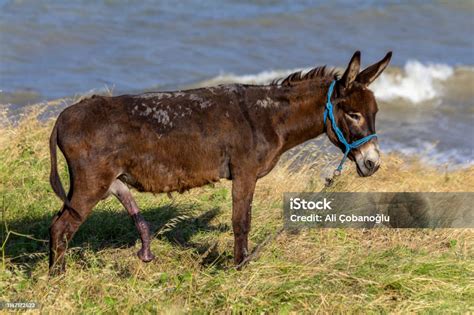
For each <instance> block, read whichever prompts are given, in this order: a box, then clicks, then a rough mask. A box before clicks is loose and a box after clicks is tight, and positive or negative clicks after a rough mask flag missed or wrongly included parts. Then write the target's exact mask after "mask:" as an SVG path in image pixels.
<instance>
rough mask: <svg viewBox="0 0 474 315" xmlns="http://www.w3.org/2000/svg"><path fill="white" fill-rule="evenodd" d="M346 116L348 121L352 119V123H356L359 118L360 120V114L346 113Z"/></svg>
mask: <svg viewBox="0 0 474 315" xmlns="http://www.w3.org/2000/svg"><path fill="white" fill-rule="evenodd" d="M346 115H347V116H348V117H349V118H350V119H352V120H354V121H356V122H358V121H359V120H360V118H361V114H359V113H346Z"/></svg>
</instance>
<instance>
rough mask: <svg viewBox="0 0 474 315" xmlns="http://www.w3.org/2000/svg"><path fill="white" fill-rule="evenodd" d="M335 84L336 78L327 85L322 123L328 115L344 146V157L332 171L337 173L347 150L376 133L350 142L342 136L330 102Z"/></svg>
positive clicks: (362, 142) (357, 145)
mask: <svg viewBox="0 0 474 315" xmlns="http://www.w3.org/2000/svg"><path fill="white" fill-rule="evenodd" d="M335 85H336V80H334V81H332V83H331V85H330V86H329V90H328V101H327V102H326V109H325V110H324V125H326V119H327V117H328V116H329V119H330V120H331V126H332V129H333V130H334V133H335V134H336V136H337V139H338V140H339V142H341V143H342V144H343V145H344V146H345V148H346V149H345V152H344V157H343V158H342V160H341V163H339V166H338V167H337V168H336V170H335V171H334V174H336V175H338V174H340V173H341V171H342V166H343V165H344V162H345V161H346V159H347V155H348V154H349V152H351V150H352V149H355V148H357V147H360V146H361V145H363V144H364V143H366V142H367V141H369V140H370V139H372V138H375V137H377V135H376V134H375V133H374V134H371V135H368V136H367V137H364V138H361V139H359V140H356V141H354V142H352V143H349V142H347V141H346V138H344V135H343V133H342V131H341V129H339V127H338V126H337V124H336V119H335V118H334V107H333V105H332V103H331V95H332V92H333V90H334V86H335Z"/></svg>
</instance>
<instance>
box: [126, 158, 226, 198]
mask: <svg viewBox="0 0 474 315" xmlns="http://www.w3.org/2000/svg"><path fill="white" fill-rule="evenodd" d="M209 162H210V161H209V160H208V161H206V163H196V164H194V165H192V166H187V165H182V164H180V163H179V161H175V162H174V163H172V162H170V163H162V162H158V163H153V164H150V163H141V164H136V166H135V167H131V168H129V169H127V170H125V172H124V173H123V175H122V176H121V177H120V179H121V180H122V181H124V182H126V183H127V184H129V185H131V186H133V187H135V188H136V189H138V190H139V191H145V192H153V193H162V192H172V191H178V192H184V191H186V190H189V189H191V188H194V187H200V186H204V185H207V184H209V183H213V182H217V181H219V180H220V179H221V178H229V179H230V170H229V164H228V159H224V160H223V161H215V162H214V163H209Z"/></svg>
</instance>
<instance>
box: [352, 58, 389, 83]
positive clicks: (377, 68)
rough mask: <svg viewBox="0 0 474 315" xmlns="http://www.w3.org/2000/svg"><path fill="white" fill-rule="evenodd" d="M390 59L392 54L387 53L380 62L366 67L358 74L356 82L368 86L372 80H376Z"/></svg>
mask: <svg viewBox="0 0 474 315" xmlns="http://www.w3.org/2000/svg"><path fill="white" fill-rule="evenodd" d="M391 58H392V52H391V51H389V52H388V53H387V54H386V55H385V57H384V58H383V59H382V60H380V61H379V62H377V63H375V64H373V65H371V66H370V67H367V68H366V69H364V71H362V72H361V73H359V75H358V76H357V78H356V81H357V82H359V83H361V84H363V85H365V86H368V85H369V84H370V83H372V82H374V80H375V79H377V77H378V76H379V75H380V74H381V73H382V72H383V71H384V70H385V68H386V67H387V66H388V63H389V62H390V59H391Z"/></svg>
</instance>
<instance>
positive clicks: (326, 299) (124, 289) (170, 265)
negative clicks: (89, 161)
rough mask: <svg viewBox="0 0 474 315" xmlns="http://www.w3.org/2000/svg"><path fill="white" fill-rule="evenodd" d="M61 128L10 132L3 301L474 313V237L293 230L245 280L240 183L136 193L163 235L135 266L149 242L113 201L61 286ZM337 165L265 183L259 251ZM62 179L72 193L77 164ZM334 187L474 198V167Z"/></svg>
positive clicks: (391, 167) (346, 180) (81, 243)
mask: <svg viewBox="0 0 474 315" xmlns="http://www.w3.org/2000/svg"><path fill="white" fill-rule="evenodd" d="M51 128H52V122H51V121H48V122H46V123H39V122H38V121H37V120H36V119H35V117H34V115H33V116H29V117H26V118H24V119H23V120H22V121H21V122H20V123H19V124H18V126H16V127H3V128H2V129H1V130H0V207H1V211H2V221H3V224H2V231H1V235H2V244H3V247H2V255H3V257H2V266H1V273H0V301H35V302H39V303H40V304H41V309H42V310H43V311H45V312H50V313H56V312H61V313H65V312H71V311H83V312H94V313H96V312H107V313H109V312H112V313H128V312H132V311H138V312H143V313H147V312H165V313H181V312H189V311H191V310H193V311H197V312H205V311H212V312H216V313H220V312H223V311H234V312H238V311H252V312H261V311H270V312H274V311H279V312H282V313H292V312H298V313H299V312H301V311H306V312H311V313H313V312H318V311H319V312H323V313H333V312H336V313H347V312H364V313H365V312H395V313H406V312H444V311H454V312H469V311H470V312H474V304H473V301H474V287H473V284H474V283H473V279H474V261H473V245H474V230H469V229H466V230H461V229H437V230H427V229H418V230H415V229H404V230H395V229H388V228H378V229H372V230H362V229H322V230H316V229H314V230H305V231H302V232H299V233H295V234H289V233H286V232H285V233H283V234H281V235H280V236H278V237H277V238H276V239H275V240H273V241H272V242H270V243H269V244H268V245H267V246H266V247H264V248H263V250H262V252H261V256H260V258H259V259H258V260H256V261H253V262H251V263H250V264H249V265H248V266H247V267H246V268H245V269H244V270H243V271H240V272H239V271H235V270H234V269H233V268H232V245H233V237H232V229H231V224H230V223H231V221H230V217H231V195H230V187H231V183H230V182H227V181H223V182H221V183H219V184H216V185H215V186H214V187H210V186H208V187H203V188H199V189H194V190H192V191H190V192H188V193H185V194H182V195H179V194H173V196H172V199H170V198H168V197H167V196H165V195H157V196H154V195H151V194H139V193H137V192H134V194H135V196H136V197H137V202H138V204H139V205H140V206H141V208H142V210H143V215H144V217H145V218H146V219H147V220H148V221H149V222H150V223H151V225H152V228H153V231H155V237H154V239H153V242H152V250H153V252H154V253H155V255H156V256H157V259H156V260H154V261H153V262H151V263H149V264H144V263H142V262H140V261H139V260H138V258H137V257H136V256H135V252H136V251H137V250H138V248H139V241H138V235H137V232H136V230H135V228H134V226H133V224H132V222H131V220H130V219H129V218H128V216H127V214H126V212H125V211H124V210H123V208H122V207H121V206H120V204H119V203H118V202H117V201H116V200H114V199H108V200H105V201H103V202H101V203H100V204H99V205H98V206H97V207H96V209H95V210H94V211H93V213H92V215H91V216H90V218H89V219H88V220H87V222H86V223H85V224H84V225H83V226H82V227H81V229H80V230H79V232H78V234H77V235H76V237H75V239H74V241H73V243H72V244H71V247H72V248H70V249H69V251H68V256H67V268H68V270H67V273H66V274H65V275H63V276H60V277H58V278H52V279H49V278H48V277H47V267H48V266H47V263H48V262H47V239H48V227H49V224H50V221H51V217H52V216H53V214H54V213H55V212H56V211H58V210H59V208H60V206H61V204H60V202H59V200H58V198H57V197H56V196H55V195H54V193H53V192H52V190H51V188H50V186H49V183H48V175H49V152H48V148H47V139H48V137H49V133H50V130H51ZM325 164H327V161H326V160H325V159H324V158H322V157H321V156H320V155H316V156H312V157H306V163H305V164H304V165H305V166H304V167H303V168H299V169H298V170H297V171H293V172H290V171H289V167H288V165H291V161H290V162H286V163H281V164H280V165H279V166H278V167H277V168H276V169H275V170H274V171H273V172H272V173H270V174H269V175H268V176H267V177H265V178H264V179H262V180H260V181H259V183H258V186H257V192H256V196H255V202H254V207H253V223H252V231H251V234H250V245H251V247H254V246H255V245H256V244H259V243H260V242H262V241H263V240H264V239H265V238H266V237H267V236H268V235H271V234H272V233H275V231H277V230H278V229H279V228H280V227H281V225H282V219H281V217H282V193H283V192H286V191H319V190H321V189H322V187H323V182H322V180H321V179H320V173H319V172H320V169H321V166H322V165H325ZM60 169H61V170H62V177H63V182H65V183H67V173H66V168H65V166H64V163H63V161H61V168H60ZM292 169H293V168H292ZM332 189H333V190H337V191H474V168H473V167H471V168H469V169H464V170H459V171H454V172H440V171H438V170H435V169H431V168H428V167H423V166H421V165H420V163H418V162H417V160H416V159H410V160H409V159H406V158H401V157H397V156H387V155H385V156H383V166H382V168H381V169H380V170H379V171H378V173H377V174H376V175H374V176H373V177H370V178H359V177H358V176H357V175H356V172H355V170H354V169H353V167H350V168H349V167H348V168H347V169H346V170H345V172H344V174H343V175H342V176H341V178H340V179H339V180H338V182H337V183H336V185H335V186H334V187H332ZM19 234H22V235H19Z"/></svg>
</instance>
